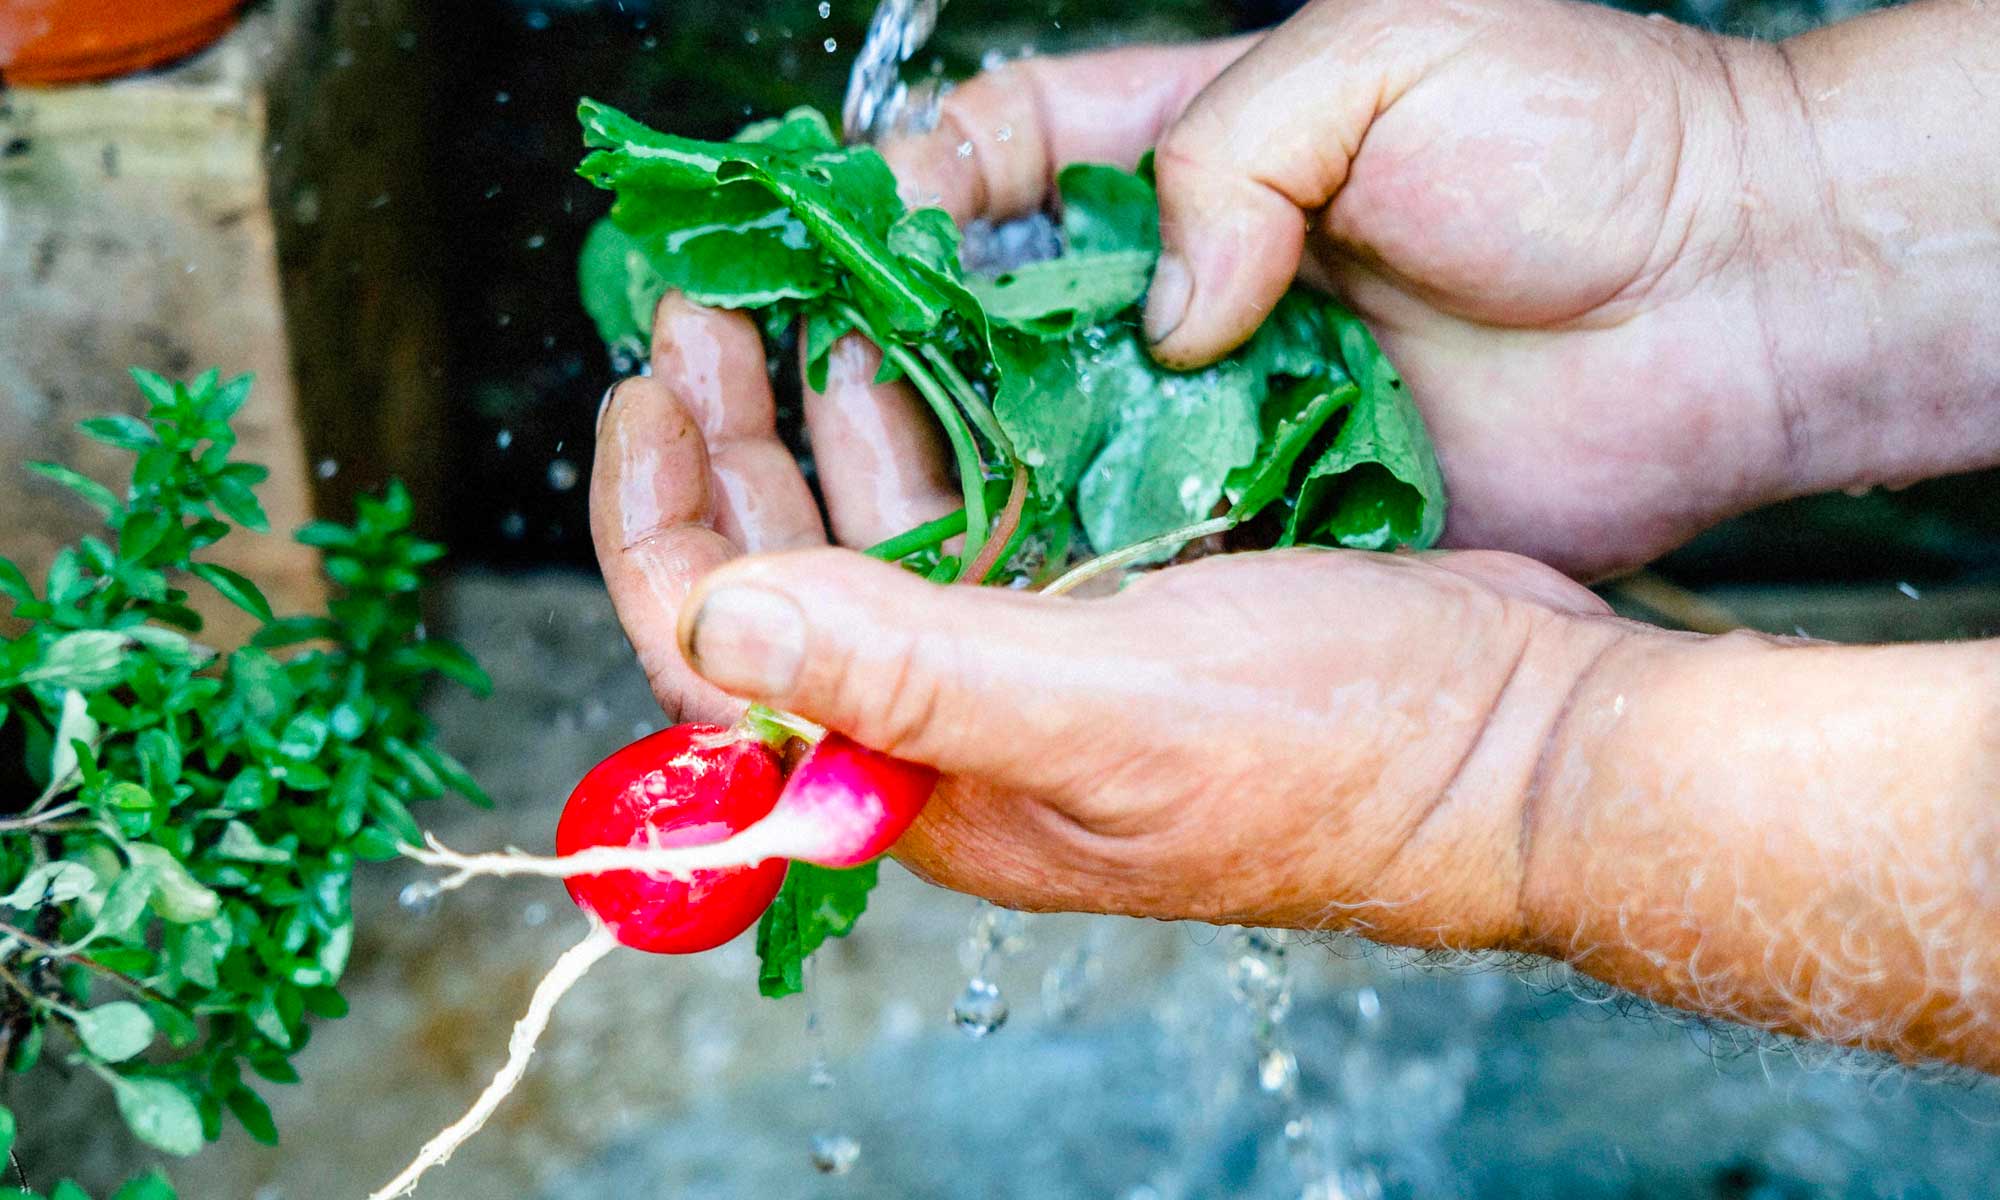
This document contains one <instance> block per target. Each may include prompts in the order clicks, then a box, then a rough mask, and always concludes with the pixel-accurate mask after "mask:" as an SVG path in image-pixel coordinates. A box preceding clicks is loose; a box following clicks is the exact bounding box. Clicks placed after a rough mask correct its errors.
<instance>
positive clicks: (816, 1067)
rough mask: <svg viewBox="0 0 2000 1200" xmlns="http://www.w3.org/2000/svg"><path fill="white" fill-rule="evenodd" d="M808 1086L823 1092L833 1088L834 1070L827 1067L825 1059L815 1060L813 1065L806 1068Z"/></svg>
mask: <svg viewBox="0 0 2000 1200" xmlns="http://www.w3.org/2000/svg"><path fill="white" fill-rule="evenodd" d="M806 1086H807V1087H810V1088H816V1089H818V1090H819V1091H822V1092H824V1091H827V1090H828V1089H830V1088H832V1087H833V1068H832V1067H831V1066H828V1065H827V1061H826V1060H825V1059H823V1058H815V1059H814V1060H813V1061H812V1065H811V1066H810V1067H808V1068H806Z"/></svg>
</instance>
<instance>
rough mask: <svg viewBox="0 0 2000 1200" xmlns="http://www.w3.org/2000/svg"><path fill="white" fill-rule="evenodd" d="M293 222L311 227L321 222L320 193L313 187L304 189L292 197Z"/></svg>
mask: <svg viewBox="0 0 2000 1200" xmlns="http://www.w3.org/2000/svg"><path fill="white" fill-rule="evenodd" d="M292 220H294V221H297V222H298V223H299V224H301V225H310V224H312V223H313V222H314V221H317V220H319V192H318V191H317V190H316V189H314V188H311V187H302V188H300V189H299V190H298V191H297V192H295V193H293V195H292Z"/></svg>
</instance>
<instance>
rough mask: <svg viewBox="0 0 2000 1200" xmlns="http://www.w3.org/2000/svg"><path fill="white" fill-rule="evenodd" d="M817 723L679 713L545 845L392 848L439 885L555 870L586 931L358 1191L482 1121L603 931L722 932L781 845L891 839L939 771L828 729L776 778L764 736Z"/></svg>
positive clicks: (854, 859)
mask: <svg viewBox="0 0 2000 1200" xmlns="http://www.w3.org/2000/svg"><path fill="white" fill-rule="evenodd" d="M816 733H820V731H819V730H818V729H817V727H813V726H810V725H808V724H807V723H805V722H802V721H799V720H798V719H796V718H791V717H786V716H785V715H784V714H777V713H768V712H764V711H762V710H758V709H753V710H752V712H751V714H750V715H749V716H748V717H746V719H745V720H744V722H743V723H742V725H740V726H739V727H738V728H736V729H723V728H722V727H720V726H717V725H677V726H675V727H673V728H672V729H663V730H661V731H660V732H658V733H655V734H650V735H648V736H646V737H643V738H640V739H639V740H638V741H636V742H633V743H632V744H631V745H629V746H626V747H625V748H624V749H622V750H619V751H617V752H616V753H614V754H612V755H611V757H609V758H607V759H605V760H604V761H603V762H601V763H599V764H597V766H595V767H593V768H591V770H590V772H589V773H588V774H586V775H585V776H584V777H583V780H582V782H580V783H578V784H577V785H576V790H575V791H573V792H571V793H570V797H569V801H568V803H567V804H565V805H564V806H563V813H562V817H561V819H560V820H559V821H558V822H557V823H556V850H557V854H558V857H555V858H541V857H536V856H533V855H527V854H522V853H521V852H520V851H518V850H509V851H506V852H504V853H500V854H459V853H457V852H455V851H452V850H448V849H446V848H445V847H444V846H443V845H442V844H440V843H439V842H438V841H437V839H435V838H431V837H426V838H425V841H426V844H427V848H426V849H418V848H416V847H414V846H409V847H405V848H404V851H403V852H404V853H405V854H406V855H408V856H409V857H411V858H414V859H416V860H417V861H418V862H421V863H424V864H426V865H428V866H435V867H447V868H450V869H451V871H452V874H450V875H449V876H447V877H446V878H444V879H443V880H440V881H438V882H436V883H433V884H430V885H429V887H430V888H431V889H434V891H435V892H444V891H448V890H450V889H452V888H456V887H459V886H461V885H463V884H464V883H465V882H466V881H467V880H470V879H472V878H474V877H476V876H480V875H543V876H550V877H554V878H559V879H562V880H563V881H564V886H566V887H567V888H568V889H569V894H570V899H572V900H574V901H576V903H577V906H578V907H580V908H582V909H583V910H584V911H585V912H586V913H588V914H589V915H590V933H589V934H588V935H586V936H585V937H584V939H583V941H581V942H579V943H577V945H575V946H573V947H571V948H570V949H569V950H568V951H566V952H564V954H563V956H562V957H561V958H560V959H558V960H557V961H556V964H555V966H554V967H553V968H551V969H550V971H549V973H548V974H547V975H546V976H544V977H543V979H542V981H541V982H540V983H539V984H537V985H536V986H535V994H534V997H533V999H532V1000H530V1001H529V1003H528V1011H527V1013H526V1015H524V1016H523V1017H522V1018H521V1019H520V1020H519V1021H518V1022H516V1023H515V1025H514V1032H513V1034H512V1036H510V1037H509V1038H508V1040H507V1061H506V1063H505V1064H503V1065H502V1066H501V1068H500V1070H499V1072H498V1073H496V1074H495V1075H494V1077H493V1081H492V1082H491V1083H489V1084H487V1085H486V1089H485V1090H484V1091H482V1092H481V1093H480V1094H479V1098H478V1099H477V1100H475V1101H474V1102H473V1105H472V1107H471V1108H470V1109H468V1110H467V1111H466V1114H465V1115H464V1116H463V1117H460V1118H459V1119H458V1120H457V1121H454V1122H453V1123H452V1124H451V1125H449V1126H447V1127H446V1128H445V1129H444V1130H443V1131H442V1132H441V1133H439V1134H438V1135H437V1136H436V1137H433V1138H432V1139H431V1140H430V1141H428V1142H426V1143H425V1144H424V1147H423V1149H422V1150H420V1151H418V1153H417V1157H416V1158H415V1159H414V1160H412V1161H411V1163H410V1165H409V1166H407V1167H405V1168H403V1170H402V1171H401V1172H399V1173H398V1174H397V1176H396V1177H395V1178H394V1179H392V1180H390V1181H389V1182H388V1183H387V1184H385V1185H383V1186H382V1187H381V1188H378V1189H377V1190H375V1191H374V1192H371V1193H370V1194H369V1200H390V1198H391V1197H396V1196H406V1195H408V1194H409V1193H410V1192H412V1191H414V1190H415V1189H416V1186H417V1181H418V1179H420V1178H421V1177H422V1176H423V1174H424V1172H426V1171H428V1170H430V1169H431V1168H432V1167H435V1166H437V1165H439V1164H440V1163H442V1162H444V1161H445V1160H446V1159H448V1158H450V1157H451V1155H452V1152H453V1151H455V1150H457V1149H458V1147H459V1146H461V1145H463V1144H464V1143H465V1141H466V1140H467V1139H468V1138H470V1137H471V1136H472V1135H473V1134H475V1133H477V1132H479V1130H480V1128H481V1127H482V1126H484V1125H485V1124H486V1122H487V1121H488V1120H489V1119H490V1118H491V1117H492V1115H493V1113H494V1111H495V1110H497V1109H498V1108H499V1107H500V1103H501V1101H503V1100H505V1099H506V1098H507V1096H508V1094H509V1093H511V1092H512V1091H513V1090H514V1088H515V1087H516V1086H518V1085H519V1084H520V1082H521V1079H522V1077H523V1076H524V1075H526V1074H527V1070H528V1062H529V1060H530V1059H532V1058H533V1057H534V1053H535V1043H536V1041H537V1040H538V1039H539V1038H540V1037H541V1035H542V1031H543V1030H544V1029H546V1028H547V1027H548V1023H549V1017H550V1015H551V1014H552V1013H553V1012H554V1010H555V1006H556V1003H557V1002H558V1001H559V1000H561V999H562V997H563V995H564V994H565V993H566V992H568V991H569V989H570V988H571V987H574V986H575V985H576V982H577V980H579V979H581V978H583V976H584V974H585V973H586V972H587V971H589V970H590V968H591V967H592V966H593V965H595V964H596V963H597V961H598V960H599V959H601V958H603V957H604V956H605V955H606V954H608V953H609V952H610V951H611V950H612V949H613V948H614V947H616V946H619V945H625V946H630V947H632V948H633V949H635V950H646V951H650V952H653V953H659V954H685V953H690V952H693V951H697V950H707V949H710V948H712V947H715V946H719V945H721V944H722V943H724V942H726V941H728V940H729V939H731V938H733V937H735V936H736V935H737V934H739V933H742V932H743V931H744V930H746V929H748V928H749V927H750V926H751V925H752V924H754V923H755V922H756V920H757V918H758V917H760V916H762V915H763V912H764V910H765V909H766V908H767V907H769V906H770V903H771V901H772V899H774V898H775V897H776V896H777V894H778V889H779V887H780V885H781V884H782V883H783V881H784V878H785V871H786V865H787V861H788V860H791V859H798V860H801V861H804V862H811V863H816V864H818V865H820V866H826V867H855V866H860V865H861V864H862V863H865V862H867V861H869V860H870V859H873V858H876V857H877V856H879V855H881V854H884V853H886V852H887V851H888V849H889V848H890V847H891V846H893V845H895V843H896V839H898V838H900V837H902V836H903V832H904V831H905V830H907V829H908V828H909V827H910V823H911V822H913V821H915V820H916V819H917V814H918V813H920V812H922V811H923V807H924V804H925V803H926V802H927V801H929V799H930V796H931V791H932V790H933V789H934V788H935V787H936V786H937V780H938V773H937V771H936V770H934V769H933V768H930V767H926V766H922V765H919V764H917V763H911V762H905V761H903V760H902V759H899V758H894V757H892V756H890V755H887V754H883V753H881V752H879V751H875V750H870V749H869V748H867V747H866V746H863V745H861V744H860V743H859V742H856V741H854V740H853V739H852V738H849V737H845V736H843V735H841V734H838V733H824V734H821V736H820V737H819V740H818V741H817V742H816V743H815V744H814V745H813V747H812V749H811V750H809V751H807V753H806V755H805V757H804V758H803V759H802V760H800V762H799V764H798V765H797V766H796V767H794V768H793V769H792V772H791V775H790V777H789V778H788V779H785V778H783V774H782V769H781V767H780V765H779V760H778V756H777V754H776V753H775V752H774V751H773V750H772V749H771V746H770V744H769V743H770V742H777V741H783V740H785V739H787V738H789V737H791V736H796V735H800V734H808V735H809V734H816ZM781 779H783V786H782V787H780V786H779V785H780V780H781Z"/></svg>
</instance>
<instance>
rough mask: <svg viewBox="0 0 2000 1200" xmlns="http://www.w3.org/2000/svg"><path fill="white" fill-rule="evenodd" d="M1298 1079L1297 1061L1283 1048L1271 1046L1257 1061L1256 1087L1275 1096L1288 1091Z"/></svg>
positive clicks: (1295, 1057) (1294, 1056) (1296, 1057)
mask: <svg viewBox="0 0 2000 1200" xmlns="http://www.w3.org/2000/svg"><path fill="white" fill-rule="evenodd" d="M1298 1079H1299V1060H1298V1056H1296V1055H1294V1054H1293V1053H1292V1052H1291V1051H1290V1050H1287V1049H1285V1048H1284V1047H1283V1046H1273V1047H1271V1048H1270V1049H1268V1050H1266V1051H1264V1056H1263V1057H1262V1058H1260V1059H1258V1060H1257V1086H1258V1087H1261V1088H1263V1089H1264V1090H1265V1091H1267V1092H1271V1093H1273V1094H1276V1093H1278V1092H1282V1091H1285V1090H1287V1089H1289V1088H1290V1087H1291V1086H1292V1085H1293V1084H1295V1083H1297V1082H1298Z"/></svg>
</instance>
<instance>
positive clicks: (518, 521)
mask: <svg viewBox="0 0 2000 1200" xmlns="http://www.w3.org/2000/svg"><path fill="white" fill-rule="evenodd" d="M527 532H528V518H526V517H524V516H522V515H521V514H520V513H517V512H510V513H508V514H507V515H506V516H504V517H501V518H500V536H502V537H504V538H506V539H507V540H509V541H515V542H518V541H520V540H521V538H522V537H524V536H525V535H526V534H527Z"/></svg>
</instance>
